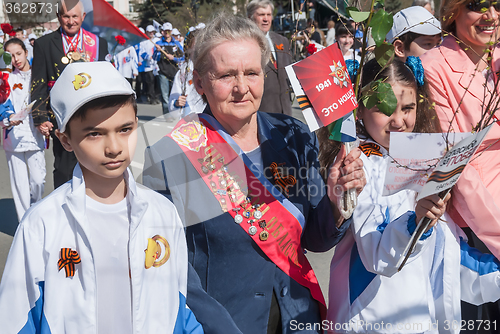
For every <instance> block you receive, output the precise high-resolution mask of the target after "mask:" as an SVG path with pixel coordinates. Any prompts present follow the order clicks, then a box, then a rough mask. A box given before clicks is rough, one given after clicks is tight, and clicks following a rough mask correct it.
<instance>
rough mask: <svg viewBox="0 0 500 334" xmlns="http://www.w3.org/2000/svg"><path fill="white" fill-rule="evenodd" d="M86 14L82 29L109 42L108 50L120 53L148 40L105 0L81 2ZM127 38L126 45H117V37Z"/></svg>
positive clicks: (83, 0)
mask: <svg viewBox="0 0 500 334" xmlns="http://www.w3.org/2000/svg"><path fill="white" fill-rule="evenodd" d="M81 1H82V4H83V8H84V11H85V13H86V15H85V20H84V21H83V24H82V27H83V28H84V29H85V30H87V31H90V32H91V33H94V34H96V35H97V36H100V37H102V38H104V39H105V40H106V41H107V42H108V50H110V51H111V50H113V49H115V52H116V53H118V52H120V51H122V50H124V49H126V48H127V47H129V46H131V45H135V44H138V43H140V42H142V41H143V40H145V39H148V36H146V35H145V34H144V33H143V32H142V31H140V30H139V28H137V27H136V26H135V25H134V24H133V23H132V22H130V21H129V20H128V19H127V18H126V17H124V16H123V15H122V14H120V13H119V12H118V11H116V9H114V8H113V6H111V5H110V4H109V3H108V2H106V1H105V0H81ZM118 35H121V36H123V37H124V38H125V40H126V43H125V44H124V45H117V42H116V40H115V36H118Z"/></svg>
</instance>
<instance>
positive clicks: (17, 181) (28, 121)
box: [1, 38, 45, 220]
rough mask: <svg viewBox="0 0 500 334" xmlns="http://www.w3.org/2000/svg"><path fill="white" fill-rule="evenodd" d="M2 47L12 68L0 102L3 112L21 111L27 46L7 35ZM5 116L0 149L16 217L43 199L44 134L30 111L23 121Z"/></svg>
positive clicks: (26, 94) (26, 89)
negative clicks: (4, 98) (7, 92)
mask: <svg viewBox="0 0 500 334" xmlns="http://www.w3.org/2000/svg"><path fill="white" fill-rule="evenodd" d="M4 48H5V51H7V52H9V53H10V54H11V55H12V64H13V66H14V71H13V72H12V73H10V74H8V79H7V84H8V85H9V86H10V95H9V98H8V100H7V101H6V102H5V103H4V104H3V105H2V106H1V108H2V109H3V111H4V112H7V113H8V114H10V116H9V118H10V117H12V115H13V114H15V113H19V112H21V110H22V109H23V108H25V107H27V106H28V104H29V103H30V102H31V101H30V83H31V68H30V64H29V62H28V50H27V49H26V46H25V44H24V43H23V42H22V41H21V40H20V39H18V38H11V39H9V40H8V41H7V42H6V43H5V45H4ZM9 118H4V123H3V127H4V140H3V149H4V151H5V155H6V157H7V165H8V166H9V176H10V186H11V189H12V197H13V199H14V204H15V206H16V211H17V217H18V219H19V220H21V218H22V217H23V215H24V213H25V212H26V210H28V209H29V207H30V206H31V204H33V203H35V202H37V201H39V200H41V199H42V195H43V187H44V183H45V155H44V152H43V149H44V145H45V143H44V138H43V136H42V134H41V133H40V132H39V131H38V130H37V129H36V128H35V125H34V124H33V118H32V117H31V114H29V115H28V116H26V118H25V119H24V120H22V121H12V122H10V120H9Z"/></svg>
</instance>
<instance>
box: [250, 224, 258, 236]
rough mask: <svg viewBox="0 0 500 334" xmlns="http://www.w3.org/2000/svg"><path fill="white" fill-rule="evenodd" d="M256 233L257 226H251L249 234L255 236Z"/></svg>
mask: <svg viewBox="0 0 500 334" xmlns="http://www.w3.org/2000/svg"><path fill="white" fill-rule="evenodd" d="M255 233H257V227H255V226H253V225H252V226H250V228H249V229H248V234H250V235H255Z"/></svg>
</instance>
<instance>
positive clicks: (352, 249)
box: [327, 148, 500, 333]
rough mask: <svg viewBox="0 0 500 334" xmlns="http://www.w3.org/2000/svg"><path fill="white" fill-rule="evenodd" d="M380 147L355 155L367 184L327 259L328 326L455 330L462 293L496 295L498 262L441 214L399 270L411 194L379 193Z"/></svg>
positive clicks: (471, 297) (476, 300)
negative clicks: (347, 226)
mask: <svg viewBox="0 0 500 334" xmlns="http://www.w3.org/2000/svg"><path fill="white" fill-rule="evenodd" d="M379 152H381V153H382V156H377V155H375V154H371V155H370V156H369V157H367V156H366V155H365V154H362V155H361V158H362V160H363V163H364V171H365V173H366V176H367V180H368V183H367V184H366V186H365V188H364V189H363V191H362V193H361V194H360V196H359V199H358V206H357V207H356V209H355V211H354V214H353V222H352V224H351V226H350V230H349V231H348V232H347V233H346V236H345V237H344V239H342V241H341V242H340V243H339V244H338V245H337V248H336V250H335V255H334V257H333V259H332V263H331V271H330V277H331V278H330V289H329V308H328V316H327V319H328V326H327V327H328V332H329V333H424V332H425V333H458V332H459V331H460V299H462V300H464V301H467V302H469V303H472V304H476V305H477V304H481V303H484V302H488V301H495V300H497V299H499V298H500V273H499V271H498V269H499V265H500V263H499V262H498V261H497V260H496V259H495V258H494V257H493V256H491V255H485V254H480V253H479V252H478V251H477V250H475V249H472V248H470V247H469V246H468V245H467V243H466V238H465V235H464V234H463V232H462V231H461V229H460V228H459V227H457V226H456V225H455V224H454V223H453V222H452V221H451V220H449V218H448V217H447V216H446V215H445V216H444V219H445V220H447V223H444V222H439V223H438V224H437V225H436V226H435V227H434V228H433V229H432V230H430V231H428V232H427V233H426V236H423V237H422V238H421V240H420V241H419V242H418V245H417V248H416V250H415V252H414V253H413V255H412V256H411V257H410V259H409V260H408V262H407V263H406V265H405V266H404V267H403V269H402V270H401V271H400V272H397V266H396V264H397V261H398V259H399V258H400V256H401V254H402V253H403V251H404V249H405V246H406V244H407V243H408V241H409V240H410V236H411V234H410V231H411V232H413V230H414V229H415V214H414V208H415V201H414V199H415V198H416V193H415V192H413V191H409V190H403V191H401V192H398V193H396V194H393V195H391V196H382V195H381V194H382V190H383V186H384V179H385V173H386V168H387V163H388V161H389V159H390V157H388V155H387V151H386V150H385V149H384V148H380V150H379ZM429 232H430V233H429ZM422 239H424V240H422Z"/></svg>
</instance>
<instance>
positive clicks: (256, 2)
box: [247, 0, 274, 19]
mask: <svg viewBox="0 0 500 334" xmlns="http://www.w3.org/2000/svg"><path fill="white" fill-rule="evenodd" d="M267 6H271V12H273V11H274V4H273V2H272V1H271V0H252V1H250V2H249V3H248V5H247V17H248V18H249V19H251V18H252V16H253V14H254V13H255V11H256V10H257V9H259V8H266V7H267Z"/></svg>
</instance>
